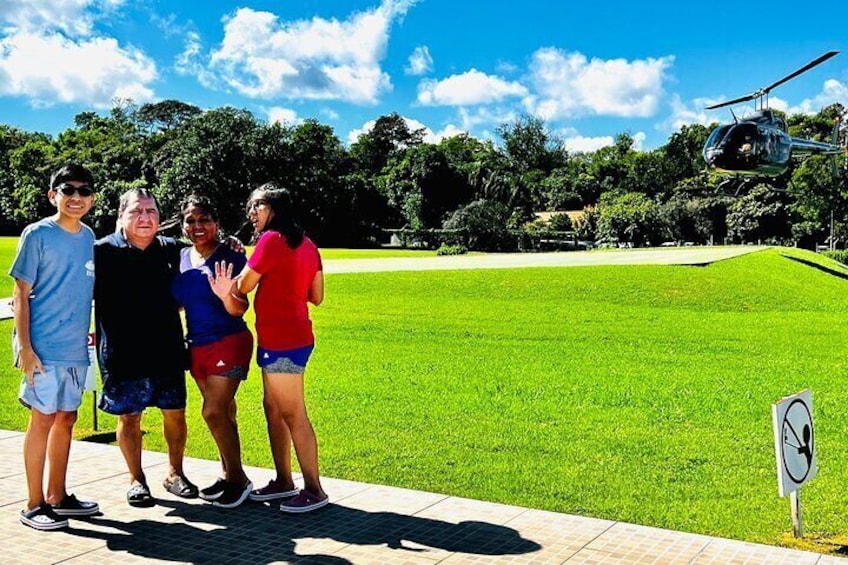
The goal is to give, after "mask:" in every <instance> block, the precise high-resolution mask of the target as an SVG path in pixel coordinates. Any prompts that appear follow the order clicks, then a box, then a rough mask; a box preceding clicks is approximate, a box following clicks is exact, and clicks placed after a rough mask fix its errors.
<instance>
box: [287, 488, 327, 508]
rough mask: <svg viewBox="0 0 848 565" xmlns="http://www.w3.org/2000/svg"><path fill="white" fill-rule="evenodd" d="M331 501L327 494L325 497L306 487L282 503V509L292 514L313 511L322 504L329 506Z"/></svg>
mask: <svg viewBox="0 0 848 565" xmlns="http://www.w3.org/2000/svg"><path fill="white" fill-rule="evenodd" d="M329 502H330V497H329V496H327V495H326V494H325V495H324V498H320V497H318V496H317V495H314V494H312V493H311V492H309V491H308V490H306V489H303V490H301V491H300V492H299V493H298V494H297V496H293V497H292V498H289V499H287V500H284V501H282V502H281V503H280V511H282V512H288V513H290V514H301V513H303V512H311V511H313V510H318V509H319V508H321V507H322V506H327V504H329Z"/></svg>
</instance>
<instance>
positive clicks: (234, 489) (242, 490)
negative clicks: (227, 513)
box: [212, 481, 253, 508]
mask: <svg viewBox="0 0 848 565" xmlns="http://www.w3.org/2000/svg"><path fill="white" fill-rule="evenodd" d="M252 490H253V483H251V482H250V481H247V484H245V485H239V484H237V483H229V482H228V483H227V484H226V486H225V487H224V492H222V493H221V496H219V497H218V498H216V499H215V500H213V501H212V506H220V507H221V508H235V507H236V506H238V505H239V504H241V503H242V502H244V501H245V500H247V497H248V495H250V491H252Z"/></svg>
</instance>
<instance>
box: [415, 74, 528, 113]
mask: <svg viewBox="0 0 848 565" xmlns="http://www.w3.org/2000/svg"><path fill="white" fill-rule="evenodd" d="M526 95H527V89H526V88H525V87H524V86H523V85H521V84H519V83H517V82H509V81H506V80H504V79H502V78H500V77H496V76H492V75H487V74H486V73H481V72H480V71H478V70H476V69H471V70H470V71H467V72H465V73H462V74H459V75H453V76H450V77H448V78H446V79H443V80H440V81H436V80H424V81H421V83H420V84H419V85H418V102H420V103H421V104H424V105H425V106H473V105H477V104H488V103H492V102H498V101H500V100H503V99H504V98H507V97H510V96H526Z"/></svg>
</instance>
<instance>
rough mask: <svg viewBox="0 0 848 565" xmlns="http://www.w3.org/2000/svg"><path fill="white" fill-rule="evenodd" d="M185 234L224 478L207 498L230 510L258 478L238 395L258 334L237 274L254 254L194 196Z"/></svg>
mask: <svg viewBox="0 0 848 565" xmlns="http://www.w3.org/2000/svg"><path fill="white" fill-rule="evenodd" d="M180 216H181V218H182V227H183V233H185V235H186V237H188V238H189V239H190V240H191V242H192V246H191V247H186V248H185V249H183V250H182V251H181V253H180V274H179V275H177V276H176V277H175V278H174V284H173V293H174V298H176V300H177V302H179V303H180V305H182V307H183V308H184V309H185V314H186V325H187V326H188V332H187V340H188V342H189V349H190V351H191V374H192V376H193V377H194V379H195V382H196V383H197V387H198V388H199V389H200V393H201V394H202V395H203V419H204V420H206V424H207V425H208V426H209V431H210V432H212V437H213V438H214V439H215V443H216V444H217V445H218V452H219V453H220V456H221V466H222V468H223V477H222V478H219V479H218V480H217V481H215V483H214V484H212V485H210V486H208V487H206V488H204V489H202V490H201V491H200V497H201V498H203V499H205V500H208V501H210V502H212V504H214V505H216V506H221V507H223V508H234V507H236V506H238V505H239V504H241V503H242V502H244V501H245V500H246V499H247V497H248V495H249V494H250V491H251V490H252V489H253V484H252V483H251V482H250V480H249V479H248V478H247V476H246V475H245V473H244V469H243V468H242V464H241V444H240V442H239V434H238V425H237V422H236V402H235V396H236V392H237V391H238V387H239V385H240V384H241V381H243V380H245V379H246V378H247V371H248V368H249V367H250V357H251V354H252V353H253V336H252V335H251V333H250V331H249V330H248V329H247V325H246V324H245V322H244V319H243V318H242V316H243V315H244V313H245V311H246V310H247V300H246V299H245V298H243V297H240V296H238V295H237V294H236V293H235V292H234V289H233V288H232V280H231V277H232V273H233V272H236V273H239V272H241V270H242V269H243V268H244V265H245V264H246V262H247V260H246V258H245V256H244V254H242V253H237V252H235V251H233V250H231V249H230V248H229V247H227V246H226V245H222V244H221V243H220V242H219V241H218V219H217V215H216V214H215V211H214V209H213V207H212V205H211V203H210V201H209V200H208V199H206V198H204V197H202V196H196V195H191V196H189V197H187V198H186V199H185V200H184V201H183V203H182V206H181V207H180Z"/></svg>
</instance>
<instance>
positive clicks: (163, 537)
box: [68, 500, 541, 565]
mask: <svg viewBox="0 0 848 565" xmlns="http://www.w3.org/2000/svg"><path fill="white" fill-rule="evenodd" d="M157 502H158V505H159V506H165V507H169V508H171V510H170V511H169V512H168V516H177V517H179V518H182V519H183V520H185V522H178V523H165V522H158V521H154V520H147V519H141V520H133V521H129V522H121V521H117V520H112V519H109V518H100V517H95V518H91V519H90V520H89V521H90V523H92V524H99V525H103V526H107V527H110V528H114V529H116V530H119V532H118V533H113V532H102V531H96V530H92V529H86V528H77V527H72V528H71V529H69V530H68V533H69V534H72V535H77V536H80V537H86V538H94V539H103V540H105V541H106V545H107V547H108V548H109V549H110V550H112V551H126V552H128V553H131V554H133V555H138V556H141V557H147V558H151V559H159V560H163V561H179V562H189V563H214V562H219V563H271V562H278V561H287V562H293V561H296V562H298V563H325V564H334V565H335V564H339V565H340V564H348V563H350V561H348V560H347V559H344V558H341V557H337V556H333V555H324V554H313V555H309V554H303V553H301V554H298V553H295V549H296V546H297V544H298V541H299V540H305V539H308V538H309V539H312V540H323V539H329V540H333V541H335V542H339V543H337V544H332V543H331V544H330V545H332V546H335V547H334V549H332V551H337V550H338V549H341V548H342V547H343V545H347V544H352V545H355V546H385V547H388V548H391V549H394V550H400V551H409V552H414V553H415V554H416V555H422V554H426V553H427V552H428V551H430V550H429V549H427V548H433V549H436V550H442V551H445V552H452V553H453V552H456V553H468V554H477V555H519V554H524V553H531V552H534V551H538V550H539V549H541V546H540V545H539V544H538V543H536V542H534V541H532V540H528V539H525V538H523V537H522V536H521V535H520V534H519V533H518V532H517V531H515V530H514V529H512V528H508V527H506V526H500V525H496V524H490V523H487V522H473V521H466V522H460V523H458V524H452V523H450V522H444V521H442V520H434V519H431V518H421V517H416V516H407V515H404V514H397V513H395V512H367V511H364V510H357V509H355V508H348V507H345V506H340V505H337V504H331V505H330V506H327V507H326V508H323V509H321V510H319V511H316V512H313V513H309V514H301V515H284V514H282V513H281V512H279V511H278V510H277V509H276V506H271V507H269V506H267V505H259V504H255V503H249V504H243V505H242V506H240V507H238V508H235V509H230V510H227V509H222V508H215V507H213V506H211V505H205V504H186V503H183V502H175V501H168V500H159V501H157ZM193 523H196V524H203V525H204V526H205V527H198V526H194V525H192V524H193ZM71 524H72V526H75V522H72V523H71ZM209 526H213V527H212V528H210V527H209ZM405 542H406V543H415V544H418V545H420V546H424V547H411V546H409V545H405ZM316 543H318V544H319V546H320V542H316ZM310 545H311V544H310ZM401 557H402V555H401V556H399V558H401Z"/></svg>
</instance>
